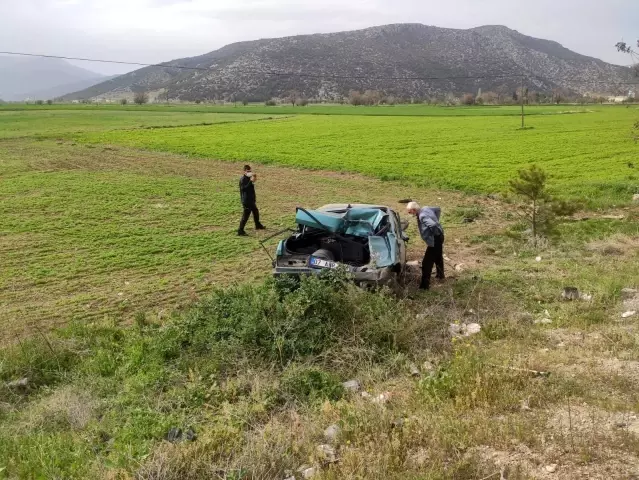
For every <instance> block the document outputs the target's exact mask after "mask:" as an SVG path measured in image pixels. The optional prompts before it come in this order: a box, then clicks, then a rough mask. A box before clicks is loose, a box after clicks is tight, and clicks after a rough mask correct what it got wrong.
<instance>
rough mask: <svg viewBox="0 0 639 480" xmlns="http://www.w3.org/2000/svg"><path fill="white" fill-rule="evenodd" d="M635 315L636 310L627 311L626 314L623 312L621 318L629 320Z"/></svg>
mask: <svg viewBox="0 0 639 480" xmlns="http://www.w3.org/2000/svg"><path fill="white" fill-rule="evenodd" d="M636 314H637V312H636V310H629V311H627V312H623V313H622V314H621V318H630V317H634V316H635V315H636Z"/></svg>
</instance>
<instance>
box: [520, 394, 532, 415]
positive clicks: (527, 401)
mask: <svg viewBox="0 0 639 480" xmlns="http://www.w3.org/2000/svg"><path fill="white" fill-rule="evenodd" d="M521 409H522V410H523V411H525V412H529V411H531V410H532V408H530V397H528V398H525V399H523V400H522V401H521Z"/></svg>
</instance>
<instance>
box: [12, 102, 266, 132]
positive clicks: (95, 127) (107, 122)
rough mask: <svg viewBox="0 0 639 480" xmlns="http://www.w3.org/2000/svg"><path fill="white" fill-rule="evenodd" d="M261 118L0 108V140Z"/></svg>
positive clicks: (163, 112)
mask: <svg viewBox="0 0 639 480" xmlns="http://www.w3.org/2000/svg"><path fill="white" fill-rule="evenodd" d="M261 118H265V116H264V115H250V116H249V115H241V114H234V113H226V114H218V113H201V112H189V113H184V112H173V111H162V110H157V111H121V110H58V109H51V110H3V109H1V108H0V139H2V138H17V137H30V136H37V137H56V136H64V135H69V134H71V133H78V132H90V131H104V130H110V129H129V128H154V127H174V126H179V125H197V124H212V123H225V122H238V121H249V120H259V119H261Z"/></svg>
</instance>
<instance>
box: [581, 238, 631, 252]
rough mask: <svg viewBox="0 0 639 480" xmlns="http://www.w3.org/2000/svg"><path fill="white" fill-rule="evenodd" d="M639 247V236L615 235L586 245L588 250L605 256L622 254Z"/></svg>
mask: <svg viewBox="0 0 639 480" xmlns="http://www.w3.org/2000/svg"><path fill="white" fill-rule="evenodd" d="M638 249H639V237H629V236H627V235H613V236H611V237H609V238H606V239H603V240H596V241H593V242H590V243H588V244H587V245H586V250H588V251H590V252H593V253H596V254H598V255H603V256H615V255H616V256H622V255H628V254H631V253H634V252H636V251H637V250H638Z"/></svg>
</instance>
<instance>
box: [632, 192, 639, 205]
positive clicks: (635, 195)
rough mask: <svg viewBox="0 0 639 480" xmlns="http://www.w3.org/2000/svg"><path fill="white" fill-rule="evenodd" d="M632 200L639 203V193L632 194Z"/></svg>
mask: <svg viewBox="0 0 639 480" xmlns="http://www.w3.org/2000/svg"><path fill="white" fill-rule="evenodd" d="M632 201H633V202H635V203H639V193H635V194H634V195H633V196H632Z"/></svg>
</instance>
